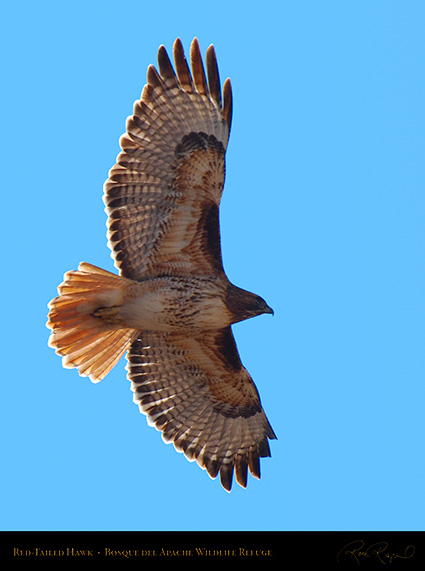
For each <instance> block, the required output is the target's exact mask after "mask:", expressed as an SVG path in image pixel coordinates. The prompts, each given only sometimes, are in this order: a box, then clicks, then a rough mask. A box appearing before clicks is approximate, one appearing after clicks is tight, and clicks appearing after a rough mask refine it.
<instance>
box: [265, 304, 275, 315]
mask: <svg viewBox="0 0 425 571" xmlns="http://www.w3.org/2000/svg"><path fill="white" fill-rule="evenodd" d="M264 313H270V314H271V315H274V311H273V309H272V308H271V307H269V306H267V309H266V310H265V311H264Z"/></svg>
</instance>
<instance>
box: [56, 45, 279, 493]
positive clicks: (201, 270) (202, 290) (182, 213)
mask: <svg viewBox="0 0 425 571" xmlns="http://www.w3.org/2000/svg"><path fill="white" fill-rule="evenodd" d="M173 54H174V68H173V65H172V64H171V62H170V59H169V57H168V54H167V51H166V49H165V48H164V46H161V47H160V48H159V51H158V70H157V69H156V68H155V67H154V66H153V65H150V66H149V67H148V71H147V84H146V85H145V86H144V88H143V91H142V94H141V98H140V100H138V101H136V102H135V103H134V110H133V116H132V117H129V118H128V119H127V122H126V133H124V135H122V137H121V138H120V147H121V149H122V150H121V152H120V153H119V154H118V156H117V160H116V164H115V165H114V166H113V167H112V169H111V170H110V171H109V178H108V179H107V180H106V182H105V184H104V196H103V199H104V202H105V205H106V207H105V211H106V213H107V216H108V221H107V226H108V232H107V237H108V245H109V247H110V248H111V250H112V254H111V255H112V257H113V258H114V262H115V266H116V268H117V269H118V270H119V275H116V274H114V273H111V272H108V271H105V270H102V269H100V268H98V267H96V266H93V265H91V264H88V263H86V262H82V263H80V264H79V267H78V270H75V271H69V272H67V273H66V274H65V275H64V281H63V283H61V284H60V285H59V287H58V294H59V296H58V297H56V298H55V299H53V300H52V301H51V302H50V303H49V316H48V322H47V326H48V327H49V328H50V329H51V335H50V338H49V345H50V346H51V347H53V348H54V349H55V351H56V353H57V354H59V355H61V356H62V358H63V361H62V362H63V366H64V367H70V368H72V367H75V368H77V369H78V372H79V374H80V375H82V376H88V377H89V378H90V379H91V380H92V381H93V382H95V383H96V382H99V381H101V380H102V379H103V378H104V377H105V376H106V375H107V374H108V372H109V371H110V370H111V369H112V367H114V365H115V364H116V363H117V361H118V360H119V359H120V358H121V357H122V356H123V355H124V353H125V352H127V367H126V368H127V371H128V379H129V380H130V382H131V390H132V391H133V393H134V398H133V400H134V402H135V403H136V404H138V405H139V407H140V410H141V412H142V413H144V414H145V415H146V416H147V421H148V423H149V424H150V425H153V426H154V427H155V428H156V429H158V430H159V431H160V432H162V437H163V440H164V441H165V442H172V443H173V444H174V446H175V448H176V450H177V451H179V452H183V453H184V455H185V456H186V458H188V460H190V461H193V460H196V462H197V463H198V464H199V466H201V468H203V469H206V471H207V472H208V474H209V475H210V476H211V477H212V478H216V477H217V475H218V474H220V481H221V484H222V486H223V488H224V489H225V490H227V491H229V492H230V489H231V486H232V480H233V474H235V479H236V481H237V483H238V484H239V485H241V486H242V487H244V488H245V487H246V485H247V475H248V470H249V472H250V473H251V474H252V475H253V476H254V477H256V478H260V458H261V457H265V456H270V447H269V442H268V441H269V439H274V438H276V436H275V434H274V432H273V429H272V427H271V426H270V423H269V421H268V420H267V417H266V415H265V413H264V410H263V408H262V406H261V402H260V397H259V394H258V391H257V389H256V386H255V384H254V382H253V380H252V378H251V376H250V375H249V373H248V371H247V370H246V369H245V368H244V366H243V365H242V363H241V360H240V357H239V353H238V349H237V347H236V343H235V339H234V337H233V333H232V329H231V326H232V324H233V323H237V322H239V321H242V320H244V319H249V318H250V317H254V316H256V315H260V314H263V313H271V314H272V313H273V310H272V309H271V308H270V307H269V306H268V305H267V303H266V302H265V301H264V299H262V298H261V297H259V296H258V295H255V294H253V293H250V292H248V291H245V290H243V289H241V288H239V287H236V286H235V285H233V284H232V283H230V281H229V280H228V278H227V276H226V274H225V272H224V269H223V261H222V255H221V244H220V227H219V205H220V199H221V195H222V191H223V185H224V176H225V153H226V147H227V143H228V139H229V133H230V126H231V120H232V89H231V84H230V80H229V79H227V80H226V82H225V83H224V85H223V91H222V92H221V86H220V78H219V72H218V66H217V60H216V55H215V51H214V47H213V46H212V45H211V46H210V47H209V48H208V50H207V52H206V73H205V70H204V65H203V62H202V56H201V52H200V48H199V43H198V41H197V39H196V38H195V39H194V40H193V42H192V44H191V48H190V63H191V66H190V67H189V65H188V63H187V61H186V57H185V54H184V50H183V46H182V43H181V41H180V39H177V40H176V41H175V43H174V46H173Z"/></svg>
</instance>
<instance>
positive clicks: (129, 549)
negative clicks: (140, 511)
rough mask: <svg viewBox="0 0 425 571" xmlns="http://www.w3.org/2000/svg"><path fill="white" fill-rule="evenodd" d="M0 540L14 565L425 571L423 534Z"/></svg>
mask: <svg viewBox="0 0 425 571" xmlns="http://www.w3.org/2000/svg"><path fill="white" fill-rule="evenodd" d="M223 517H225V515H224V516H223ZM0 540H1V545H0V561H5V562H7V563H8V567H9V568H10V567H14V566H15V564H18V565H21V564H25V566H26V567H27V566H28V565H32V564H33V563H36V564H40V563H41V564H43V565H46V564H49V563H52V564H54V565H55V566H57V565H58V563H59V564H62V563H66V565H72V564H73V563H77V564H79V563H80V562H82V561H84V562H87V561H92V562H93V563H96V564H99V563H104V562H107V563H108V564H109V563H116V562H119V564H120V565H128V564H131V563H130V562H133V563H136V564H137V565H139V566H140V565H146V566H153V565H155V566H158V564H159V565H160V566H161V564H167V566H170V565H171V566H173V565H172V564H173V562H176V564H177V565H184V566H188V565H189V566H190V565H191V564H194V565H196V566H197V567H199V566H200V565H202V564H203V563H204V562H206V561H208V562H211V563H212V564H214V565H215V566H217V564H218V565H220V566H224V565H228V564H230V565H232V566H233V567H234V566H235V564H236V566H239V565H240V564H244V563H249V564H251V562H252V563H255V564H257V565H258V564H259V565H260V566H261V567H268V566H271V567H272V568H273V567H275V566H276V564H279V565H281V566H282V567H281V568H282V569H284V568H289V569H293V568H309V569H316V568H324V569H341V570H343V569H388V568H390V569H397V570H398V569H412V570H416V569H419V568H425V549H424V545H425V535H424V533H423V532H418V531H412V532H410V531H403V532H393V531H388V532H386V531H379V532H377V531H374V532H364V531H349V532H345V531H344V532H298V531H288V532H278V531H261V532H256V531H249V532H233V531H229V532H224V531H216V532H203V531H177V532H173V531H167V532H159V531H158V532H157V531H119V532H114V531H105V532H90V531H87V532H82V531H64V532H62V531H52V532H49V531H34V532H31V531H28V532H27V531H22V532H20V531H5V532H1V533H0ZM294 565H295V567H294Z"/></svg>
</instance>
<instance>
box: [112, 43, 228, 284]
mask: <svg viewBox="0 0 425 571" xmlns="http://www.w3.org/2000/svg"><path fill="white" fill-rule="evenodd" d="M173 51H174V64H175V70H174V69H173V66H172V64H171V62H170V60H169V58H168V55H167V52H166V50H165V48H164V47H163V46H161V47H160V49H159V51H158V71H157V70H156V68H155V67H154V66H149V68H148V74H147V84H146V85H145V87H144V89H143V92H142V96H141V99H140V101H136V102H135V104H134V114H133V116H132V117H129V118H128V119H127V132H126V133H125V134H124V135H123V136H122V137H121V139H120V145H121V148H122V152H121V153H120V154H119V155H118V157H117V162H116V164H115V165H114V166H113V167H112V169H111V170H110V172H109V178H108V180H107V181H106V182H105V186H104V202H105V204H106V212H107V214H108V240H109V246H110V247H111V249H112V254H113V257H114V259H115V265H116V266H117V268H118V269H119V270H120V273H121V275H123V276H125V277H127V278H131V279H134V280H143V279H145V278H146V277H155V276H158V275H170V274H172V275H190V274H194V273H195V274H197V275H199V274H212V273H215V272H217V271H223V267H222V259H221V246H220V230H219V216H218V212H219V204H220V199H221V194H222V191H223V185H224V176H225V151H226V147H227V142H228V138H229V132H230V125H231V119H232V91H231V86H230V81H229V80H227V81H226V82H225V83H224V86H223V93H221V87H220V78H219V72H218V67H217V61H216V56H215V52H214V48H213V46H210V47H209V48H208V50H207V54H206V64H207V66H206V67H207V73H206V74H205V71H204V66H203V62H202V57H201V52H200V48H199V44H198V41H197V40H196V38H195V40H193V42H192V45H191V50H190V61H191V71H190V68H189V65H188V63H187V62H186V58H185V55H184V51H183V47H182V43H181V41H180V40H179V39H177V40H176V41H175V43H174V50H173Z"/></svg>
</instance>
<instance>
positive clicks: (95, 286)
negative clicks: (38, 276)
mask: <svg viewBox="0 0 425 571" xmlns="http://www.w3.org/2000/svg"><path fill="white" fill-rule="evenodd" d="M128 283H129V280H127V279H126V278H123V277H121V276H117V275H116V274H112V273H111V272H107V271H106V270H102V269H100V268H98V267H96V266H93V265H91V264H87V263H86V262H81V264H80V265H79V266H78V270H75V271H70V272H67V273H66V274H65V276H64V281H63V283H61V284H60V286H59V287H58V293H59V296H58V297H56V298H55V299H53V300H52V301H51V302H50V303H49V316H48V317H49V320H48V322H47V327H49V328H50V329H51V330H52V333H51V335H50V338H49V346H50V347H53V348H54V349H55V351H56V353H57V354H58V355H61V356H62V357H63V359H62V364H63V366H64V367H67V368H73V367H76V368H77V369H78V372H79V373H80V375H82V376H84V377H90V379H91V380H92V381H93V382H95V383H97V382H99V381H101V380H102V379H103V378H104V377H105V376H106V375H107V374H108V373H109V371H110V370H111V369H112V368H113V367H114V365H115V364H116V363H117V362H118V361H119V359H120V358H121V357H122V356H123V355H124V353H125V352H126V350H127V349H128V348H129V346H130V344H131V343H132V342H133V341H134V340H135V339H136V338H137V333H138V332H137V330H135V329H129V328H126V327H125V325H124V324H119V322H118V321H117V320H115V322H114V312H115V313H116V312H117V311H118V309H119V307H120V306H121V304H122V302H123V298H124V294H125V289H126V287H127V285H128Z"/></svg>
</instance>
